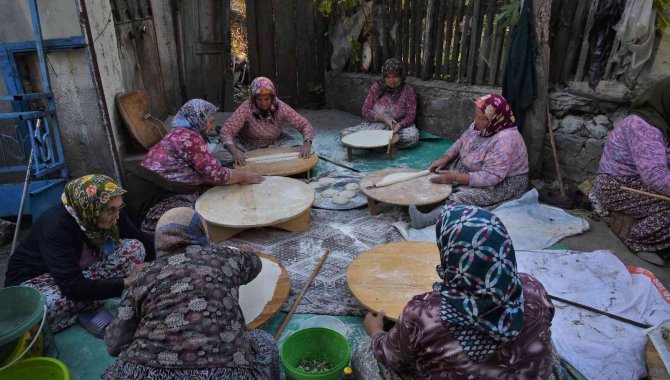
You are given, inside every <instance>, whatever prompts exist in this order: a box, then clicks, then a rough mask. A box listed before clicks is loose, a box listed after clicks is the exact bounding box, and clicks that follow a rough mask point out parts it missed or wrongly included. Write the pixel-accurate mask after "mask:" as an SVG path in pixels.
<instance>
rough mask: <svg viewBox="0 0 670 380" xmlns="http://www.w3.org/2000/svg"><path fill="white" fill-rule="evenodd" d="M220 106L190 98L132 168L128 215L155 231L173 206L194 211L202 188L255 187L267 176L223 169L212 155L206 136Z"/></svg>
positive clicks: (129, 169) (129, 176)
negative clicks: (164, 134)
mask: <svg viewBox="0 0 670 380" xmlns="http://www.w3.org/2000/svg"><path fill="white" fill-rule="evenodd" d="M216 111H217V107H216V106H215V105H213V104H212V103H209V102H207V101H205V100H202V99H191V100H189V101H188V102H186V104H184V105H183V106H182V107H181V109H180V110H179V112H178V113H177V115H176V116H175V117H174V119H173V120H172V129H171V130H170V133H168V134H167V135H166V136H165V137H163V139H162V140H161V141H159V142H158V143H157V144H156V145H154V146H153V147H152V148H151V150H150V151H149V153H147V155H146V157H145V158H144V161H143V162H142V164H141V165H139V166H132V165H131V166H129V167H128V168H126V169H127V171H128V173H127V176H126V177H127V178H126V185H127V186H128V188H129V189H130V190H131V192H132V193H133V198H132V199H131V200H130V202H129V209H130V215H131V217H133V218H134V220H135V221H136V222H137V223H140V222H141V227H142V230H143V231H145V232H147V233H153V232H154V230H155V228H156V222H158V219H159V218H160V217H161V216H162V215H163V214H164V213H165V212H166V211H167V210H170V209H172V208H175V207H194V205H195V201H196V200H197V198H198V195H199V194H200V190H201V186H203V185H205V186H216V185H231V184H236V183H239V184H253V183H260V182H262V181H263V177H262V176H260V175H257V174H254V173H251V172H246V171H239V170H232V169H228V168H225V167H223V166H221V164H220V163H219V161H217V160H216V158H215V157H214V156H213V155H212V154H211V153H210V152H209V150H208V147H207V141H208V140H207V137H206V133H207V131H208V130H211V129H212V126H213V125H214V114H215V113H216Z"/></svg>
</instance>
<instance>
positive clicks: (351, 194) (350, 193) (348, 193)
mask: <svg viewBox="0 0 670 380" xmlns="http://www.w3.org/2000/svg"><path fill="white" fill-rule="evenodd" d="M337 195H339V196H341V197H347V198H353V197H355V196H356V192H355V191H349V190H344V191H340V192H339V193H337Z"/></svg>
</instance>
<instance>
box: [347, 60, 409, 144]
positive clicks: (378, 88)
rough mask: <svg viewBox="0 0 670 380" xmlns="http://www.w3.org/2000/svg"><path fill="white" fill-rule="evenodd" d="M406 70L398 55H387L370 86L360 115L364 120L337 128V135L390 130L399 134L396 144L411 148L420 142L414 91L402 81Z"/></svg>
mask: <svg viewBox="0 0 670 380" xmlns="http://www.w3.org/2000/svg"><path fill="white" fill-rule="evenodd" d="M405 79H406V78H405V70H404V68H403V65H402V62H400V60H399V59H397V58H389V59H388V60H386V62H384V65H383V66H382V77H381V79H380V80H379V81H378V82H376V83H375V84H373V85H372V87H370V91H369V92H368V96H367V98H365V103H363V112H362V113H363V117H364V118H365V119H367V121H365V122H363V123H361V124H359V125H356V126H353V127H349V128H345V129H343V130H342V131H341V132H340V139H341V138H343V137H345V136H348V135H350V134H352V133H355V132H360V131H368V130H393V133H394V134H397V135H398V137H399V140H398V142H397V143H396V144H395V146H396V147H398V148H411V147H413V146H416V145H417V144H418V143H419V130H418V129H417V128H416V126H415V125H414V119H415V118H416V93H414V89H413V88H412V86H410V85H408V84H407V83H405Z"/></svg>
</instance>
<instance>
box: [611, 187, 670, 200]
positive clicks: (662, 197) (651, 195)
mask: <svg viewBox="0 0 670 380" xmlns="http://www.w3.org/2000/svg"><path fill="white" fill-rule="evenodd" d="M619 189H621V190H626V191H630V192H631V193H638V194H642V195H646V196H648V197H652V198H658V199H662V200H664V201H668V202H670V197H666V196H665V195H661V194H654V193H650V192H648V191H644V190H638V189H633V188H630V187H626V186H620V187H619Z"/></svg>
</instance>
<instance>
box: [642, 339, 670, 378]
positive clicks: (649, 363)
mask: <svg viewBox="0 0 670 380" xmlns="http://www.w3.org/2000/svg"><path fill="white" fill-rule="evenodd" d="M644 353H645V355H644V361H645V364H646V367H647V376H648V377H649V379H651V380H670V374H669V373H668V370H667V369H666V368H665V364H663V360H661V355H659V354H658V351H657V350H656V347H654V344H653V343H652V342H651V339H648V338H647V346H646V347H645V349H644Z"/></svg>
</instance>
